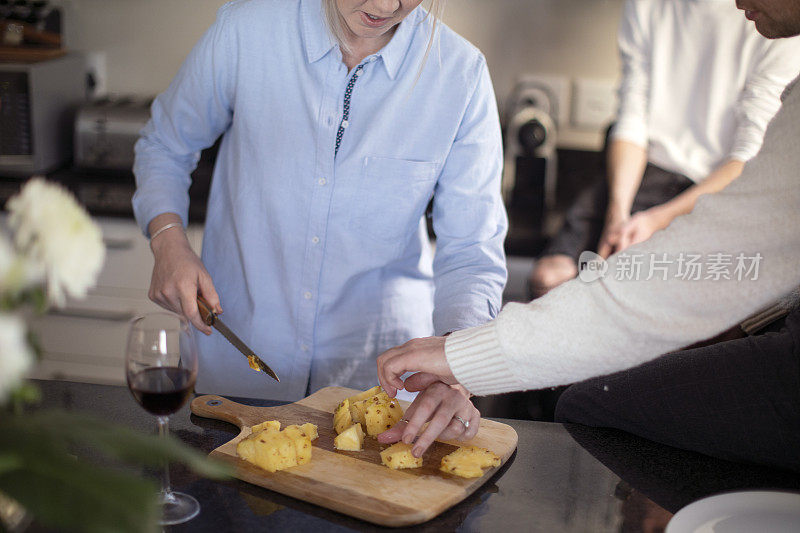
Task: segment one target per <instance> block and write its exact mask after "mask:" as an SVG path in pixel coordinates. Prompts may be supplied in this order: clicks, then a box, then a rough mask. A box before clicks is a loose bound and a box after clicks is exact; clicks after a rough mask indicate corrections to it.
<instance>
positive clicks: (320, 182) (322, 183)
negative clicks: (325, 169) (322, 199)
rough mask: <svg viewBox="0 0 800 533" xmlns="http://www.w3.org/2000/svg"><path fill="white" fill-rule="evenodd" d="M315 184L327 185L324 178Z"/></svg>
mask: <svg viewBox="0 0 800 533" xmlns="http://www.w3.org/2000/svg"><path fill="white" fill-rule="evenodd" d="M317 183H319V184H320V185H325V184H326V183H328V180H326V179H325V178H320V179H319V180H317Z"/></svg>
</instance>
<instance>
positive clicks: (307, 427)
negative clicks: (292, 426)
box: [300, 422, 319, 440]
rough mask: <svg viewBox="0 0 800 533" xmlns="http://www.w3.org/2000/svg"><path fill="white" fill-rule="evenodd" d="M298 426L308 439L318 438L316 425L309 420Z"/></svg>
mask: <svg viewBox="0 0 800 533" xmlns="http://www.w3.org/2000/svg"><path fill="white" fill-rule="evenodd" d="M300 428H301V429H302V430H303V433H305V434H306V435H307V436H308V438H309V439H311V440H317V439H318V438H319V431H317V426H316V425H314V424H312V423H311V422H306V423H305V424H303V425H302V426H300Z"/></svg>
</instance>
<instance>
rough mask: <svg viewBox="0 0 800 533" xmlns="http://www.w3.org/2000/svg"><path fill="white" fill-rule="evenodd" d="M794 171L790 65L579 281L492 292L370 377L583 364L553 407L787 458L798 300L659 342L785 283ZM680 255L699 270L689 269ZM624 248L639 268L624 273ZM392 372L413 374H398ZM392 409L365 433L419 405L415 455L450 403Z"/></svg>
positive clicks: (738, 452)
mask: <svg viewBox="0 0 800 533" xmlns="http://www.w3.org/2000/svg"><path fill="white" fill-rule="evenodd" d="M731 1H733V0H731ZM737 1H738V4H739V8H740V9H744V10H745V12H746V17H747V18H748V19H749V20H752V21H755V25H756V28H757V29H758V31H759V32H760V33H762V34H763V35H765V36H766V37H769V38H777V37H788V36H795V35H800V2H798V0H737ZM799 173H800V77H798V78H795V80H794V81H793V82H792V83H790V84H789V86H788V87H787V89H786V91H785V92H784V96H783V106H782V108H781V109H780V111H779V112H778V113H777V114H776V116H775V118H774V119H773V120H772V122H771V123H770V124H769V127H768V129H767V131H766V134H765V137H764V145H763V147H762V149H761V151H760V152H759V153H758V155H756V156H755V157H754V158H753V159H752V160H750V161H749V162H748V163H747V164H746V165H745V167H744V170H743V171H742V175H741V177H739V179H737V180H736V181H734V182H733V183H731V184H730V185H729V186H727V187H726V188H725V189H723V190H722V191H720V192H718V193H716V194H712V195H704V196H703V197H701V198H699V199H698V201H697V205H696V206H695V208H694V210H693V211H692V212H691V213H690V214H688V215H685V216H681V217H678V218H677V219H675V221H673V223H672V224H670V226H669V227H668V228H666V229H665V230H663V231H660V232H658V233H656V234H655V235H653V237H652V238H651V239H649V240H648V241H646V242H643V243H640V244H637V245H634V246H632V247H630V248H629V249H628V250H626V251H624V252H622V253H618V254H615V255H613V256H611V257H610V258H609V259H608V262H607V270H605V275H603V269H602V268H600V269H599V270H595V273H596V276H595V277H596V278H597V279H595V280H594V281H591V282H589V280H588V279H587V280H586V281H584V280H582V279H574V280H572V281H568V282H566V283H564V284H562V285H561V286H560V287H558V288H557V289H555V290H553V291H551V292H550V293H548V294H547V295H545V296H543V297H542V298H539V299H536V300H534V301H532V302H530V303H528V304H521V303H510V304H508V305H507V306H505V308H504V309H503V310H502V311H501V313H500V314H499V315H498V317H497V318H496V319H494V320H493V321H491V322H489V323H488V324H486V325H483V326H478V327H475V328H469V329H466V330H461V331H457V332H454V333H452V334H451V335H450V336H448V337H428V338H424V339H414V340H412V341H409V342H408V343H406V344H404V345H402V346H399V347H396V348H392V349H391V350H388V351H387V352H385V353H384V354H382V355H381V356H380V357H379V358H378V375H379V379H380V381H381V384H382V385H383V387H384V388H385V389H386V391H387V392H388V393H389V394H390V395H394V394H395V392H396V390H397V389H400V388H405V389H407V390H422V389H425V388H426V387H428V388H430V387H436V388H442V387H448V386H451V385H453V384H456V383H458V384H460V385H462V386H463V387H465V388H466V389H467V390H468V391H470V392H471V393H472V394H476V395H486V394H496V393H502V392H510V391H520V390H528V389H539V388H544V387H552V386H558V385H564V384H569V383H576V382H581V381H582V380H587V379H589V378H592V379H589V381H585V382H583V383H578V384H577V385H573V386H572V387H570V388H569V389H567V391H566V392H565V393H564V395H563V396H562V398H561V400H560V401H559V404H558V407H557V412H556V414H557V417H559V419H560V420H570V421H573V422H575V421H577V422H580V423H585V424H589V425H595V426H606V427H616V428H618V429H623V430H626V431H628V432H631V433H634V434H639V435H642V436H645V437H647V438H649V439H651V440H655V441H659V442H662V443H666V444H669V445H672V446H676V447H680V448H685V449H691V450H694V451H698V452H701V453H704V454H707V455H712V456H717V457H721V458H723V459H729V460H735V461H747V462H755V463H760V464H768V465H772V466H778V467H782V468H789V469H792V470H795V471H800V453H798V450H800V312H797V311H795V312H793V313H790V314H789V316H788V317H787V318H786V320H785V326H784V328H782V329H781V330H779V331H776V332H773V333H769V334H764V335H759V336H754V337H748V338H744V339H738V340H733V341H729V342H724V343H720V344H716V345H714V346H710V347H707V348H700V349H694V350H686V351H682V352H676V353H669V352H671V351H673V350H676V349H679V348H681V347H683V346H686V345H689V344H691V343H694V342H697V341H699V340H702V339H704V338H708V337H709V336H711V335H713V334H714V333H716V332H718V331H722V330H724V329H725V328H727V327H730V326H731V325H733V324H736V323H738V322H739V321H741V320H742V319H743V318H745V317H746V316H748V315H749V314H751V313H752V312H754V311H756V310H758V309H760V308H762V307H763V306H765V305H767V304H769V303H770V302H772V301H774V300H776V299H777V298H779V297H780V296H782V295H784V294H786V293H788V292H789V291H790V290H792V289H793V288H795V287H797V286H798V284H800V231H798V228H800V179H798V178H800V174H799ZM692 256H700V259H701V260H700V261H699V262H696V263H694V264H695V265H698V264H699V266H700V267H702V268H701V269H696V268H689V267H690V264H692V263H691V261H688V260H687V258H690V257H692ZM636 257H638V258H639V259H640V262H639V263H638V264H639V266H640V268H639V271H640V274H641V275H639V276H631V275H627V274H629V273H635V270H631V266H632V265H634V264H635V262H634V261H633V259H635V258H636ZM739 258H743V259H745V260H746V261H745V263H746V267H747V268H746V269H741V270H740V269H739V268H738V267H739V265H738V263H739V261H738V259H739ZM726 259H727V260H729V262H728V263H725V261H724V260H726ZM723 266H727V267H728V268H727V269H723V268H721V267H723ZM754 266H755V268H753V267H754ZM620 273H622V274H623V275H618V274H620ZM687 273H689V274H690V275H687ZM631 278H633V279H631ZM662 354H667V355H663V356H662V357H659V356H661V355H662ZM637 365H638V366H637ZM406 372H419V373H417V374H414V375H412V376H411V377H409V378H407V379H406V380H405V382H404V381H403V380H402V379H401V376H403V375H404V373H406ZM614 373H615V374H614ZM597 376H605V377H597ZM406 418H407V420H408V422H407V423H406V424H402V425H399V426H398V427H395V428H392V429H391V430H390V431H388V432H386V433H384V434H382V435H381V436H380V438H381V440H382V441H384V442H390V441H393V440H398V439H402V440H404V441H406V442H411V441H412V440H414V439H415V437H416V435H417V433H418V432H419V431H420V428H421V427H422V424H423V423H424V422H425V421H427V420H430V424H429V426H428V428H427V429H426V430H425V431H424V432H423V433H422V434H420V436H419V438H417V440H416V444H415V445H414V448H413V449H412V451H413V453H414V454H415V455H417V456H419V455H421V454H422V452H423V451H424V450H425V449H426V448H427V447H428V446H429V445H430V443H431V442H432V441H433V439H434V438H436V436H437V435H438V434H439V432H440V431H442V428H444V427H448V428H449V427H450V426H451V425H452V422H451V418H452V410H448V409H447V408H446V406H441V405H428V406H425V408H424V409H422V408H418V409H417V410H416V411H415V412H412V413H410V414H407V415H406Z"/></svg>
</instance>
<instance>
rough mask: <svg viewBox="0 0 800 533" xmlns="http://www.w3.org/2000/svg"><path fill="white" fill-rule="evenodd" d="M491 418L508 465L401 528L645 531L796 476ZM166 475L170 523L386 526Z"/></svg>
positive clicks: (210, 425)
mask: <svg viewBox="0 0 800 533" xmlns="http://www.w3.org/2000/svg"><path fill="white" fill-rule="evenodd" d="M39 384H40V386H41V388H42V390H43V393H44V402H43V404H44V405H43V406H44V407H62V408H66V409H70V410H81V411H85V412H89V413H92V414H94V415H96V416H98V417H101V418H103V419H106V420H109V421H114V422H117V423H121V424H124V425H127V426H130V427H133V428H135V429H139V430H142V431H154V428H155V419H154V418H153V417H152V416H150V415H149V414H147V413H146V412H145V411H144V410H142V409H141V408H140V407H139V405H138V404H137V403H136V402H135V401H134V400H133V398H132V397H131V395H130V393H129V392H128V391H127V389H126V388H124V387H117V386H105V385H90V384H85V383H70V382H57V381H42V382H39ZM237 401H240V402H242V403H249V404H252V405H275V404H276V403H275V402H269V401H263V400H242V399H237ZM502 421H503V422H504V423H507V424H509V425H511V426H512V427H513V428H514V429H515V430H516V431H517V434H518V435H519V446H518V449H517V452H516V453H515V454H514V455H513V456H512V457H511V459H510V460H509V462H508V464H507V465H506V466H504V467H503V469H501V470H500V471H499V472H498V473H497V474H496V475H495V476H493V477H492V478H491V479H489V480H487V482H486V483H485V484H484V485H483V487H481V488H480V489H478V491H476V492H475V493H474V494H473V495H471V496H470V497H469V498H467V499H466V500H464V501H463V502H461V503H460V504H458V505H456V506H455V507H453V508H452V509H450V510H448V511H446V512H444V513H443V514H442V515H440V516H439V517H437V518H435V519H433V520H431V521H430V522H427V523H425V524H422V525H420V526H417V527H415V528H412V531H437V532H440V531H465V532H468V531H505V532H511V531H543V532H544V531H547V532H579V531H580V532H585V531H592V532H603V531H644V530H645V524H647V525H648V527H650V526H652V525H653V524H661V525H662V526H663V525H665V524H666V521H667V520H669V518H670V517H671V513H672V512H676V511H677V510H678V509H680V508H681V507H683V506H685V505H687V504H688V503H691V502H692V501H694V500H696V499H699V498H702V497H704V496H708V495H711V494H716V493H719V492H725V491H730V490H740V489H755V488H775V489H788V490H795V491H800V475H798V474H792V473H788V472H783V471H778V470H770V469H765V468H760V467H755V466H748V465H739V464H734V463H728V462H725V461H717V460H715V459H711V458H709V457H705V456H702V455H699V454H694V453H690V452H684V451H681V450H675V449H673V448H670V447H667V446H661V445H657V444H655V443H651V442H648V441H644V440H643V439H638V438H636V437H633V436H631V435H627V434H624V433H621V432H617V431H612V430H602V429H592V428H584V427H579V426H570V427H565V426H563V425H561V424H552V423H547V422H532V421H521V420H502ZM170 425H171V430H172V433H173V434H174V435H176V436H177V437H178V438H180V439H181V440H182V441H184V442H186V443H188V444H190V445H191V446H194V447H196V448H198V449H201V450H203V451H205V452H210V451H211V450H212V449H214V448H216V447H217V446H219V445H221V444H223V443H224V442H227V441H228V440H230V439H231V438H233V437H234V436H235V435H236V434H237V433H238V429H237V428H235V427H234V426H232V425H229V424H226V423H224V422H220V421H216V420H209V419H204V418H200V417H197V416H194V415H192V414H191V413H190V412H189V408H188V406H184V408H183V409H181V410H180V411H179V412H178V413H176V414H175V415H174V416H172V417H171V419H170ZM601 461H602V462H601ZM604 463H605V464H604ZM606 465H608V466H606ZM171 475H172V483H173V486H174V487H175V488H176V489H178V490H182V491H185V492H188V493H190V494H192V495H193V496H195V497H196V498H197V499H198V500H199V502H200V505H201V506H202V510H201V513H200V515H199V516H198V517H196V518H195V519H193V520H192V521H190V522H188V523H187V524H184V525H182V526H176V527H172V528H169V530H170V531H192V532H195V531H213V532H215V533H219V532H223V531H245V530H246V531H315V532H319V531H325V532H328V531H378V530H381V531H388V529H385V528H380V527H376V526H374V525H372V524H369V523H367V522H362V521H360V520H357V519H354V518H350V517H348V516H345V515H341V514H338V513H336V512H333V511H329V510H327V509H324V508H321V507H317V506H315V505H311V504H307V503H305V502H302V501H299V500H295V499H293V498H289V497H286V496H283V495H281V494H278V493H275V492H272V491H269V490H266V489H263V488H260V487H256V486H253V485H250V484H248V483H244V482H241V481H238V480H231V481H224V482H218V481H210V480H207V479H202V478H198V477H197V476H196V475H194V474H192V473H190V472H187V471H186V470H185V469H183V468H181V467H173V468H172V469H171ZM620 478H622V479H620ZM651 530H652V529H651ZM655 530H659V529H655Z"/></svg>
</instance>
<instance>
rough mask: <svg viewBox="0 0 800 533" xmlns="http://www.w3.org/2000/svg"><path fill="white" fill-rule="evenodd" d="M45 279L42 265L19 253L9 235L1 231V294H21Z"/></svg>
mask: <svg viewBox="0 0 800 533" xmlns="http://www.w3.org/2000/svg"><path fill="white" fill-rule="evenodd" d="M43 279H44V270H43V268H42V265H41V264H39V263H37V262H35V261H31V260H30V259H29V258H28V257H25V256H23V255H21V254H19V253H17V251H16V250H15V249H14V245H13V244H12V243H11V241H9V240H8V237H6V235H5V234H4V233H0V294H4V295H5V294H9V295H16V294H19V293H20V292H22V291H23V290H25V289H27V288H28V287H31V286H33V285H38V284H39V283H41V282H42V281H43Z"/></svg>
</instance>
